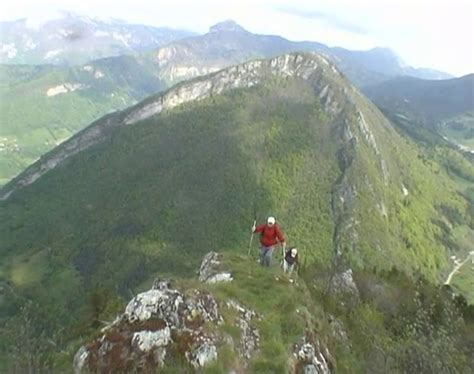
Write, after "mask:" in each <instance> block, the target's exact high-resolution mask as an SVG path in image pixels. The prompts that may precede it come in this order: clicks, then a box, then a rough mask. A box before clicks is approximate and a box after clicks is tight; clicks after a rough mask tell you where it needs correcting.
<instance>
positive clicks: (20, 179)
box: [0, 54, 340, 200]
mask: <svg viewBox="0 0 474 374" xmlns="http://www.w3.org/2000/svg"><path fill="white" fill-rule="evenodd" d="M310 56H311V55H310V54H294V55H290V54H288V55H284V56H280V57H277V58H274V59H271V60H269V61H268V60H255V61H250V62H246V63H243V64H240V65H238V66H236V67H230V68H224V69H222V70H221V71H218V72H216V73H211V74H210V75H207V76H202V77H197V78H195V79H193V80H191V81H186V82H183V83H179V84H177V85H175V86H174V87H171V88H170V89H168V90H166V91H165V92H163V93H160V94H158V95H156V96H153V97H151V98H147V99H145V100H144V101H142V102H141V103H139V104H137V105H135V106H133V107H131V108H129V109H127V110H125V111H119V112H115V113H112V114H109V115H106V116H104V117H102V118H101V119H99V120H97V121H95V122H94V123H97V125H94V124H92V125H91V126H88V127H86V128H85V129H84V130H82V131H80V132H79V133H78V134H76V135H75V136H73V137H72V138H71V139H69V140H67V141H66V142H65V143H64V144H62V145H61V146H60V148H59V149H64V152H62V151H61V150H59V151H58V149H55V150H53V151H52V152H50V153H48V154H47V155H45V156H43V158H42V159H41V160H39V161H37V162H36V163H35V164H33V165H32V166H30V167H29V168H27V169H26V170H25V171H24V172H23V173H21V174H20V175H18V176H17V177H16V178H15V179H14V180H12V181H11V182H10V183H8V184H7V185H5V186H4V187H2V189H1V191H2V192H1V196H0V199H2V200H4V199H7V198H8V196H9V195H10V194H11V193H13V192H14V190H15V187H12V186H15V185H16V186H17V187H24V186H27V185H29V184H31V183H33V182H34V181H35V180H37V179H38V178H39V177H40V176H41V175H43V174H44V173H46V172H47V171H49V170H51V169H52V168H54V167H56V166H57V165H58V164H60V163H61V162H62V161H63V160H65V159H66V158H67V157H69V156H70V155H74V154H76V153H77V152H80V151H82V150H84V149H86V148H88V147H90V146H91V145H93V144H95V143H96V142H97V141H100V137H101V135H103V134H105V133H106V132H107V131H108V127H109V126H117V123H120V122H114V121H117V119H119V121H120V118H123V119H122V121H123V122H122V125H131V124H133V123H135V122H137V121H139V120H143V119H146V118H148V117H150V116H152V115H154V114H157V113H159V112H161V111H162V110H165V109H170V108H173V107H175V106H177V105H180V104H182V103H184V102H188V101H192V100H199V99H202V98H206V97H208V96H210V95H212V94H216V93H220V92H222V91H224V90H227V89H232V88H238V87H251V86H252V85H254V84H257V83H258V81H259V74H258V72H257V73H256V72H255V70H257V69H261V70H262V71H263V74H265V72H264V70H265V68H270V70H271V71H272V74H275V75H282V76H285V75H288V76H291V75H296V76H302V77H303V78H307V77H308V74H310V72H311V70H313V69H316V68H317V67H318V63H317V62H316V61H318V62H319V63H320V64H323V65H327V66H330V67H331V69H332V70H333V73H334V72H335V73H337V74H340V73H339V72H338V71H337V70H336V68H335V66H334V65H332V64H331V63H329V62H328V60H326V59H325V58H324V57H323V56H319V55H313V57H312V58H309V57H310ZM267 61H268V62H267ZM305 62H306V63H308V65H305ZM273 69H274V70H273ZM292 69H293V70H292ZM300 70H301V71H300ZM240 74H242V76H239V75H240ZM221 78H222V79H223V82H219V79H221ZM242 78H243V79H242ZM214 80H216V81H217V84H216V86H214V85H213V84H212V82H213V81H214ZM323 96H324V95H323ZM323 96H322V97H323ZM54 155H55V156H54Z"/></svg>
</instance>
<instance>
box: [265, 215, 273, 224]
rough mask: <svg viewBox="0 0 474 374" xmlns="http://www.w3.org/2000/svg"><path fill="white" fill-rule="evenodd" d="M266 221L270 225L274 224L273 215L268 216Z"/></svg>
mask: <svg viewBox="0 0 474 374" xmlns="http://www.w3.org/2000/svg"><path fill="white" fill-rule="evenodd" d="M267 223H269V224H271V225H274V224H275V217H271V216H270V217H268V219H267Z"/></svg>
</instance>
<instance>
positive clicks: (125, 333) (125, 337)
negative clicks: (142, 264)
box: [74, 281, 222, 373]
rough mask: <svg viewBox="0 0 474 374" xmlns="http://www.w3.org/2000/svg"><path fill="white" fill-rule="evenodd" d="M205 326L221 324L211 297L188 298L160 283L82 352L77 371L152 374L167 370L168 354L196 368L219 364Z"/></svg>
mask: <svg viewBox="0 0 474 374" xmlns="http://www.w3.org/2000/svg"><path fill="white" fill-rule="evenodd" d="M206 323H211V324H216V325H218V324H220V323H222V317H221V316H220V314H219V308H218V304H217V302H216V300H215V299H214V297H213V296H212V295H211V294H210V293H207V292H203V291H198V290H194V291H192V292H190V293H189V294H184V293H183V292H181V291H178V290H176V289H173V288H171V287H170V284H169V282H166V281H155V284H154V286H153V288H152V289H151V290H148V291H146V292H143V293H140V294H138V295H137V296H135V297H134V298H133V299H132V300H131V301H130V302H129V303H128V305H127V307H126V308H125V311H124V313H123V314H122V315H120V316H118V317H117V318H116V320H115V321H114V322H113V323H112V324H110V325H109V326H107V327H105V328H104V329H103V330H102V333H103V335H102V336H101V337H100V338H98V339H96V340H94V341H93V342H91V343H89V344H86V345H84V346H82V347H81V348H80V349H79V351H78V352H77V353H76V355H75V357H74V371H75V372H76V373H82V372H100V373H114V372H121V371H126V372H135V371H145V372H147V371H149V372H151V371H153V370H156V369H157V368H160V367H162V366H163V365H164V364H165V361H166V357H167V356H168V355H169V354H172V355H181V356H182V357H184V358H185V359H186V360H187V361H188V362H189V363H190V365H192V366H193V367H194V368H200V367H203V366H206V365H207V364H209V363H210V362H212V361H214V360H216V359H217V343H218V340H219V336H218V335H217V334H216V333H214V332H212V331H208V330H207V329H206V328H205V324H206ZM170 352H171V353H170Z"/></svg>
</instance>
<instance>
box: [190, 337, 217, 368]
mask: <svg viewBox="0 0 474 374" xmlns="http://www.w3.org/2000/svg"><path fill="white" fill-rule="evenodd" d="M216 344H217V339H216V337H215V336H212V335H206V334H200V335H199V336H197V337H196V338H195V339H194V341H193V344H192V345H190V347H189V349H188V350H187V351H186V353H185V356H186V359H187V360H188V361H189V362H190V363H191V365H192V366H193V367H194V368H196V369H198V368H201V367H204V366H206V365H207V364H209V363H211V362H213V361H215V360H216V359H217V347H216Z"/></svg>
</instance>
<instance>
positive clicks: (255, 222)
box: [247, 220, 257, 256]
mask: <svg viewBox="0 0 474 374" xmlns="http://www.w3.org/2000/svg"><path fill="white" fill-rule="evenodd" d="M256 224H257V220H254V221H253V226H252V227H254V226H255V225H256ZM252 240H253V231H252V235H250V244H249V250H248V253H247V256H250V251H251V250H252Z"/></svg>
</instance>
